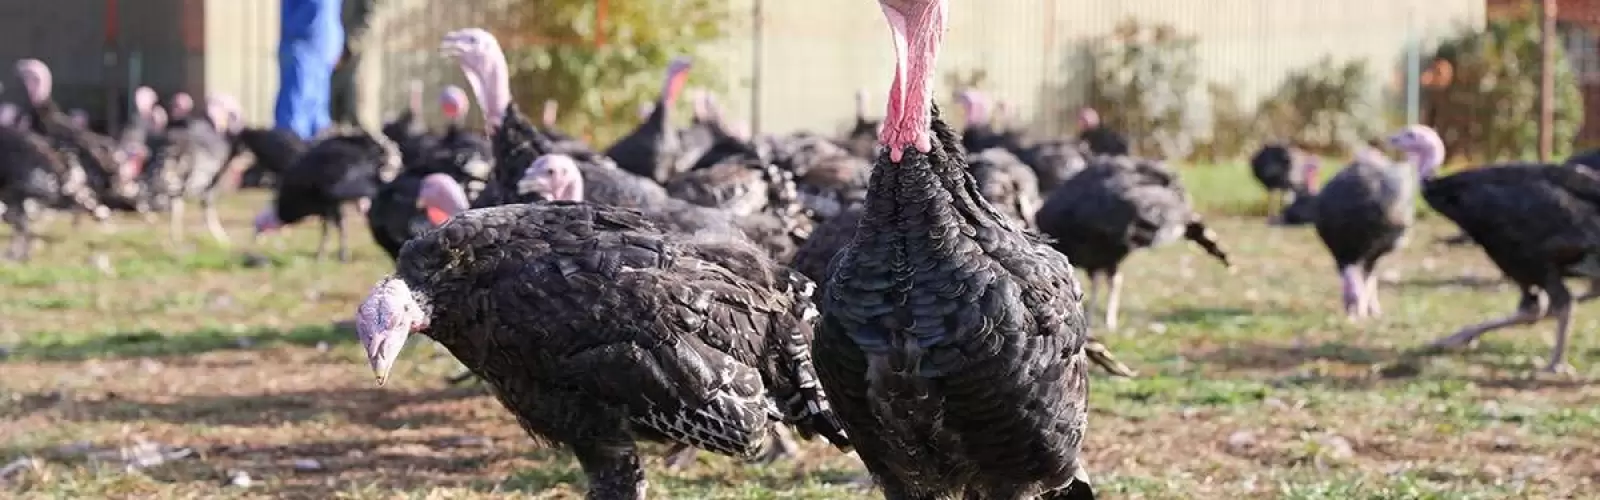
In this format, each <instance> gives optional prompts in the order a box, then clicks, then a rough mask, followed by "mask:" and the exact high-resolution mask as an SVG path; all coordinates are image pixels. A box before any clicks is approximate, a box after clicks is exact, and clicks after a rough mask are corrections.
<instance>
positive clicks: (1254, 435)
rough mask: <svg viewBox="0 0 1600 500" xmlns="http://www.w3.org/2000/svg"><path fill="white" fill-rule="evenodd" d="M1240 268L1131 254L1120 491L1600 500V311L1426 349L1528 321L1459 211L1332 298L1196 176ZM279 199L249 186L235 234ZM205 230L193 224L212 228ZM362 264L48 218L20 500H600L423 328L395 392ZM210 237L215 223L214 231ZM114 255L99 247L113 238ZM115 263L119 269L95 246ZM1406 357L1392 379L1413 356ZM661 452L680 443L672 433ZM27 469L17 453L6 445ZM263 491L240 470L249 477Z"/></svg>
mask: <svg viewBox="0 0 1600 500" xmlns="http://www.w3.org/2000/svg"><path fill="white" fill-rule="evenodd" d="M1185 174H1186V175H1187V176H1188V179H1187V180H1188V183H1189V186H1190V189H1191V190H1192V191H1193V192H1194V193H1195V196H1196V198H1197V199H1198V200H1199V203H1200V204H1201V205H1202V206H1203V207H1205V210H1206V211H1207V212H1208V213H1209V214H1211V215H1212V217H1211V218H1212V223H1213V225H1214V226H1215V228H1216V229H1217V231H1218V232H1219V233H1221V235H1222V238H1223V239H1224V243H1225V244H1226V245H1227V246H1228V249H1229V250H1230V251H1231V252H1233V253H1234V254H1236V255H1237V261H1238V262H1239V263H1240V264H1241V269H1240V271H1239V272H1238V273H1237V274H1236V275H1231V276H1230V275H1228V274H1227V273H1225V272H1224V271H1223V270H1222V269H1221V268H1220V266H1217V265H1216V264H1215V263H1214V262H1212V261H1210V260H1209V259H1208V258H1207V257H1205V256H1204V255H1203V254H1202V253H1201V252H1199V251H1198V250H1197V249H1194V248H1188V247H1186V246H1183V245H1178V246H1174V247H1171V248H1164V249H1160V250H1157V251H1154V252H1150V253H1147V254H1142V255H1137V256H1135V257H1134V258H1133V259H1131V261H1130V262H1129V265H1128V266H1127V268H1126V269H1127V273H1128V274H1127V284H1126V291H1125V296H1124V297H1125V298H1124V326H1123V327H1122V328H1121V329H1120V330H1119V331H1116V332H1102V333H1101V335H1102V336H1103V337H1104V338H1105V339H1106V340H1107V342H1108V343H1109V344H1110V345H1111V347H1112V348H1113V349H1114V350H1115V351H1117V353H1118V354H1119V356H1121V357H1122V358H1124V359H1125V360H1126V361H1128V362H1129V363H1130V364H1131V365H1134V367H1135V368H1137V369H1139V370H1140V371H1141V377H1140V378H1138V379H1133V380H1113V379H1107V378H1104V377H1100V376H1097V377H1096V381H1095V383H1094V385H1093V391H1094V394H1093V399H1092V400H1091V404H1092V406H1093V413H1094V416H1093V420H1092V422H1093V428H1092V430H1091V434H1090V439H1089V443H1088V445H1087V454H1088V460H1089V464H1090V467H1091V471H1092V472H1093V473H1094V476H1095V478H1096V482H1097V483H1098V485H1099V487H1100V488H1101V489H1102V491H1104V492H1106V494H1107V495H1106V496H1108V497H1110V498H1152V499H1155V498H1161V499H1166V498H1171V499H1187V498H1263V499H1265V498H1284V499H1352V498H1354V499H1433V498H1438V499H1445V498H1449V499H1462V498H1484V499H1490V498H1582V497H1588V496H1592V495H1593V493H1594V492H1595V491H1597V490H1600V485H1597V484H1596V483H1597V481H1600V449H1596V448H1595V447H1594V446H1589V445H1588V443H1594V442H1597V441H1600V389H1597V388H1596V387H1595V385H1594V384H1593V383H1592V382H1591V381H1592V380H1594V379H1595V377H1596V375H1597V374H1600V366H1597V365H1600V340H1596V338H1595V337H1594V336H1593V335H1591V332H1594V331H1597V329H1600V328H1597V326H1600V315H1596V314H1595V311H1593V310H1592V309H1590V308H1585V309H1583V310H1580V312H1579V314H1578V319H1577V321H1576V322H1575V324H1574V325H1573V329H1572V331H1573V332H1574V334H1575V336H1574V338H1573V343H1572V345H1571V346H1570V349H1569V354H1570V358H1571V362H1572V363H1573V364H1574V365H1575V366H1576V367H1577V368H1578V370H1579V372H1580V376H1579V377H1577V378H1553V377H1547V376H1535V375H1534V374H1533V371H1534V370H1535V369H1536V368H1537V367H1538V366H1539V364H1540V362H1541V360H1542V359H1543V358H1544V356H1546V355H1547V354H1548V349H1549V336H1550V335H1549V332H1550V331H1552V329H1553V325H1551V324H1548V323H1547V324H1541V325H1539V326H1536V327H1533V328H1525V329H1513V330H1507V331H1504V332H1499V333H1495V334H1491V335H1490V336H1489V337H1488V338H1487V339H1486V340H1485V341H1484V342H1483V343H1482V345H1480V346H1479V347H1478V348H1476V349H1475V350H1473V351H1471V352H1467V353H1461V354H1453V355H1445V356H1435V357H1431V358H1417V359H1414V360H1413V359H1411V358H1406V357H1405V356H1404V353H1406V352H1407V351H1408V350H1409V349H1410V348H1412V347H1414V346H1417V345H1419V344H1421V343H1423V342H1426V341H1428V340H1431V339H1433V338H1434V337H1437V336H1441V335H1445V334H1448V333H1450V332H1451V331H1453V330H1454V329H1456V328H1459V327H1461V326H1464V325H1466V324H1469V323H1473V322H1477V321H1481V320H1484V319H1487V318H1488V317H1490V316H1495V315H1500V314H1506V313H1509V312H1510V311H1511V310H1512V309H1513V307H1514V305H1515V302H1516V295H1515V292H1514V291H1513V289H1512V288H1511V287H1510V286H1508V285H1506V284H1502V283H1501V282H1500V281H1499V279H1498V273H1497V272H1496V271H1495V270H1494V268H1493V267H1492V265H1491V264H1490V263H1489V262H1488V261H1487V260H1486V259H1485V258H1484V257H1483V256H1482V254H1481V253H1480V252H1479V250H1478V249H1477V248H1475V247H1445V246H1442V245H1440V244H1438V243H1436V242H1435V240H1436V239H1438V238H1440V237H1445V236H1449V235H1452V234H1454V229H1453V228H1450V227H1448V226H1446V225H1445V223H1443V222H1442V221H1441V220H1440V219H1438V218H1429V219H1427V220H1425V221H1424V222H1423V225H1422V226H1421V227H1420V230H1419V231H1418V232H1417V234H1416V235H1415V237H1413V238H1412V239H1411V243H1410V244H1409V246H1408V247H1407V248H1405V249H1403V250H1402V251H1401V252H1400V254H1399V255H1397V256H1396V257H1393V258H1391V259H1390V260H1389V261H1387V262H1385V263H1384V264H1385V265H1383V266H1382V273H1383V281H1384V283H1383V290H1382V296H1383V299H1384V306H1385V311H1386V312H1387V315H1386V316H1385V317H1383V318H1381V319H1378V320H1376V321H1372V322H1369V323H1366V324H1351V323H1347V322H1346V321H1344V320H1343V319H1342V318H1341V317H1340V315H1339V314H1338V313H1337V309H1338V285H1337V281H1336V277H1335V275H1334V273H1333V271H1332V269H1331V268H1332V266H1331V265H1330V263H1329V262H1328V259H1327V257H1326V255H1325V253H1324V251H1323V250H1322V249H1321V246H1320V244H1319V243H1318V242H1317V240H1316V236H1315V235H1314V234H1313V233H1312V231H1310V230H1309V229H1308V228H1269V227H1266V226H1265V224H1263V223H1262V222H1261V220H1260V219H1259V217H1245V216H1242V215H1239V214H1245V213H1249V212H1251V211H1253V210H1259V207H1258V205H1259V202H1260V199H1261V196H1262V195H1261V193H1260V191H1259V190H1258V189H1257V188H1256V187H1255V183H1254V181H1253V180H1252V179H1250V178H1249V175H1248V173H1247V172H1246V171H1245V170H1244V168H1243V167H1242V166H1230V167H1226V168H1221V167H1218V168H1196V169H1190V170H1186V171H1185ZM264 199H265V197H264V195H263V194H261V193H245V194H240V195H237V196H235V197H233V198H232V199H230V200H229V201H228V202H227V206H226V211H225V219H226V221H227V223H228V224H227V225H228V227H229V228H230V230H232V231H233V234H234V236H235V237H236V238H237V239H239V240H241V241H245V240H248V237H249V234H248V230H249V229H248V228H249V224H248V221H249V219H250V215H251V214H252V213H253V212H254V209H255V208H256V207H258V206H260V204H261V203H262V202H263V200H264ZM196 222H197V221H196ZM352 226H353V227H352V228H351V241H352V242H353V243H355V256H356V260H355V261H354V262H351V263H338V262H335V261H332V260H331V259H330V261H328V262H315V261H313V260H312V259H311V258H310V254H311V251H312V249H313V248H314V247H315V240H316V236H317V232H318V231H317V227H316V225H315V224H314V223H312V224H309V225H303V226H301V227H298V228H294V229H292V230H291V231H290V233H289V234H288V235H286V236H287V237H285V238H277V239H274V240H271V241H269V242H268V243H266V244H265V246H266V247H267V248H266V249H265V250H266V252H267V253H269V254H271V255H273V257H274V260H272V261H271V264H270V265H268V266H266V267H262V268H249V267H246V266H244V265H243V264H242V259H241V258H240V252H241V250H242V249H240V248H234V249H225V248H221V247H218V246H216V245H213V244H210V243H209V240H207V239H206V237H205V235H204V233H203V231H199V230H195V231H191V233H192V238H191V241H192V243H190V244H187V245H183V246H179V247H174V246H172V245H170V244H168V243H167V241H166V239H165V232H164V225H163V224H150V223H144V222H141V221H137V220H131V219H122V220H118V221H117V223H116V227H115V230H109V229H104V228H100V227H96V226H94V225H92V224H86V225H85V226H83V227H81V228H78V229H73V228H71V227H70V226H69V225H68V223H67V221H66V220H64V218H58V219H57V220H55V221H52V223H51V224H50V227H49V228H48V234H49V235H50V236H51V237H52V239H53V241H51V242H50V243H48V244H46V245H45V246H43V247H42V248H41V249H40V250H39V251H38V252H36V256H37V258H36V260H35V262H33V263H29V264H27V265H16V264H5V265H0V346H4V347H5V353H6V356H7V357H6V359H4V360H0V421H3V422H5V423H4V424H3V425H0V461H4V462H11V461H12V460H14V459H18V458H25V457H28V458H33V459H35V463H36V466H34V467H32V468H31V469H27V470H22V471H20V472H15V473H12V474H11V475H10V476H9V477H7V478H5V479H3V480H0V488H4V489H3V490H0V491H3V492H4V493H0V495H7V494H9V495H15V496H16V497H20V498H64V497H79V498H83V497H106V498H232V497H256V498H266V497H271V498H318V499H321V498H468V499H476V498H510V497H528V496H532V497H535V498H578V497H580V495H581V492H582V491H583V480H582V476H581V474H580V472H579V469H578V467H577V465H576V464H575V463H574V461H573V460H572V459H571V457H570V456H568V455H567V454H565V453H563V452H562V451H560V450H554V449H549V448H545V447H542V446H540V445H538V444H536V443H533V442H531V441H530V440H529V439H528V438H527V437H526V436H525V435H523V434H522V433H521V431H520V430H519V429H518V428H517V426H516V424H515V422H514V421H513V420H512V418H511V417H510V416H509V415H507V414H506V413H505V412H504V411H503V410H501V409H500V408H499V406H498V404H497V403H495V402H494V401H493V400H492V399H491V398H489V397H488V396H486V395H484V394H483V393H482V392H481V390H479V389H472V388H467V389H454V388H448V387H445V385H444V384H443V382H442V380H443V378H444V377H445V376H447V375H448V374H450V373H452V372H454V371H455V369H456V364H455V362H454V361H453V360H450V359H449V358H448V356H444V355H442V354H441V353H439V352H438V350H436V349H434V348H432V347H429V344H427V343H426V342H419V345H416V346H413V348H412V350H411V351H410V352H408V353H407V355H406V357H405V359H404V360H403V361H402V363H401V366H399V367H397V368H396V373H395V377H394V378H393V379H392V381H391V382H390V384H391V385H389V386H387V387H383V388H378V387H375V386H374V385H373V380H372V377H371V374H370V372H369V371H368V369H367V367H366V365H365V362H364V360H363V359H362V356H361V355H360V354H359V352H358V348H357V347H355V346H354V345H353V342H352V341H353V337H354V335H353V334H351V333H350V331H349V330H348V327H346V326H341V322H343V321H346V320H347V319H348V318H349V316H350V315H351V313H352V311H353V310H354V306H355V304H356V302H357V301H359V300H360V298H361V296H362V295H363V293H364V292H365V291H366V289H367V287H369V286H370V285H371V284H372V283H373V282H375V281H376V280H377V279H378V278H379V277H380V276H381V275H382V274H383V273H384V272H385V271H386V269H387V267H388V262H387V259H386V258H384V256H383V255H382V252H381V251H380V250H378V249H377V248H376V247H374V246H372V245H371V243H369V237H368V235H367V233H366V231H365V228H363V227H361V226H360V225H359V224H353V225H352ZM194 227H196V228H197V229H198V224H195V226H194ZM97 256H103V258H100V257H97ZM99 261H104V262H105V263H109V264H110V266H109V268H110V269H109V271H108V270H106V269H104V268H103V266H100V265H98V263H100V262H99ZM1397 366H1399V367H1404V368H1408V370H1392V369H1390V368H1394V367H1397ZM140 440H145V441H150V442H156V443H160V444H165V445H172V446H182V447H187V448H190V449H192V450H194V452H195V454H194V455H193V456H191V457H188V458H183V459H178V460H174V461H171V462H168V463H166V464H163V465H158V466H154V467H148V468H145V469H143V470H142V471H140V472H132V473H130V472H126V471H125V470H123V467H122V466H121V465H120V464H119V463H118V462H116V461H111V462H107V461H102V460H96V459H92V458H89V457H88V456H87V455H88V454H86V453H84V450H85V449H86V448H96V449H100V448H118V447H122V446H126V445H128V444H130V443H133V442H137V441H140ZM651 451H652V452H653V453H655V455H656V456H657V457H659V456H660V452H661V451H662V449H661V448H659V447H656V448H651ZM0 466H3V464H0ZM859 470H860V469H859V465H858V462H857V461H855V460H854V459H853V458H851V457H849V456H843V455H840V454H838V453H834V452H832V451H830V450H828V449H827V448H826V447H824V446H822V445H820V444H808V445H807V446H806V447H805V449H804V451H803V453H802V455H801V456H800V457H799V458H798V459H797V460H794V461H791V462H787V463H781V464H775V465H771V466H749V465H743V464H739V463H737V462H735V461H732V460H728V459H724V458H721V457H714V456H711V455H709V454H704V453H703V454H701V457H700V462H699V463H698V464H697V465H696V466H694V467H691V468H689V469H688V470H684V471H666V470H664V469H663V468H662V467H660V464H659V459H653V461H652V467H651V471H650V473H651V479H652V484H653V491H654V493H655V494H656V496H657V497H660V498H694V499H699V498H738V499H761V498H799V499H823V498H827V499H847V500H848V499H855V498H875V497H876V495H875V494H874V493H872V492H870V491H865V490H862V489H860V488H859V487H856V486H852V485H851V482H852V481H853V480H854V479H856V478H857V477H858V475H859V474H860V472H859ZM241 473H242V474H245V475H248V476H249V477H250V478H251V481H250V485H248V486H239V485H234V484H230V478H233V477H239V475H240V474H241Z"/></svg>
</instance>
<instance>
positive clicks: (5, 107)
mask: <svg viewBox="0 0 1600 500" xmlns="http://www.w3.org/2000/svg"><path fill="white" fill-rule="evenodd" d="M21 117H22V111H21V110H20V109H19V108H17V105H15V104H11V103H9V102H0V127H17V125H18V123H17V122H18V120H19V119H20V118H21Z"/></svg>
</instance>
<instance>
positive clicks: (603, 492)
mask: <svg viewBox="0 0 1600 500" xmlns="http://www.w3.org/2000/svg"><path fill="white" fill-rule="evenodd" d="M691 449H693V448H691ZM572 454H573V455H576V456H577V457H578V463H579V464H580V465H582V466H583V473H584V475H586V476H588V477H589V493H588V494H587V495H584V498H585V499H587V500H644V499H645V490H646V489H647V487H648V483H646V482H645V477H644V467H643V466H642V465H641V464H640V463H639V453H638V451H637V450H636V449H635V448H634V447H633V445H632V444H631V443H630V444H627V445H620V444H611V445H606V444H601V443H593V442H590V443H583V444H576V443H575V444H574V445H573V447H572Z"/></svg>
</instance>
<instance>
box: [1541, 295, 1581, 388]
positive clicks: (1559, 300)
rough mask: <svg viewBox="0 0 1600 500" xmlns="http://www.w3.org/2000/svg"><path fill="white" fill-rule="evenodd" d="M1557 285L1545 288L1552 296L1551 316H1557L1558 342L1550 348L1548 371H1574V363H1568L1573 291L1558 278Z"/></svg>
mask: <svg viewBox="0 0 1600 500" xmlns="http://www.w3.org/2000/svg"><path fill="white" fill-rule="evenodd" d="M1555 283H1556V285H1557V286H1553V287H1550V288H1546V289H1545V293H1546V294H1548V295H1549V297H1550V312H1549V313H1547V314H1548V315H1549V316H1555V317H1556V342H1555V345H1554V346H1552V347H1551V348H1550V363H1549V364H1547V365H1545V367H1544V371H1545V372H1547V373H1566V374H1571V373H1573V372H1574V370H1573V368H1572V365H1568V364H1567V363H1566V354H1567V332H1568V331H1569V330H1571V328H1572V292H1570V291H1568V290H1567V287H1566V285H1565V284H1563V283H1561V281H1560V280H1559V279H1558V280H1556V282H1555Z"/></svg>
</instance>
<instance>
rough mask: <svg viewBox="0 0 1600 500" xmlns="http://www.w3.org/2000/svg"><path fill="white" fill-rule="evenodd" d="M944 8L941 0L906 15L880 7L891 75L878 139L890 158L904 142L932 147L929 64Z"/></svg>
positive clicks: (936, 48)
mask: <svg viewBox="0 0 1600 500" xmlns="http://www.w3.org/2000/svg"><path fill="white" fill-rule="evenodd" d="M947 9H948V6H947V4H946V2H945V1H944V0H934V1H931V2H928V3H926V4H923V5H922V6H921V10H919V11H918V12H913V13H911V14H909V15H905V14H901V13H900V12H899V11H896V10H894V9H891V8H888V7H884V9H883V13H884V16H885V17H887V18H888V20H889V26H890V28H891V31H892V32H893V39H894V52H895V75H894V84H893V87H891V88H890V90H889V106H888V110H887V112H886V113H885V114H884V119H883V123H884V127H883V133H882V134H881V135H880V136H879V142H880V143H881V144H883V145H884V147H885V148H887V149H888V150H889V159H890V160H891V161H895V162H899V161H900V160H901V158H903V157H904V149H905V147H906V146H913V147H915V148H917V150H918V151H921V152H924V153H926V152H928V151H931V150H932V149H933V139H932V137H931V135H930V130H929V128H930V127H931V126H932V123H933V115H932V114H931V112H930V111H931V110H930V107H931V106H932V101H933V93H932V89H933V68H934V64H935V63H936V62H937V61H938V59H939V48H940V44H941V42H943V40H944V23H945V14H946V11H947Z"/></svg>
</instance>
